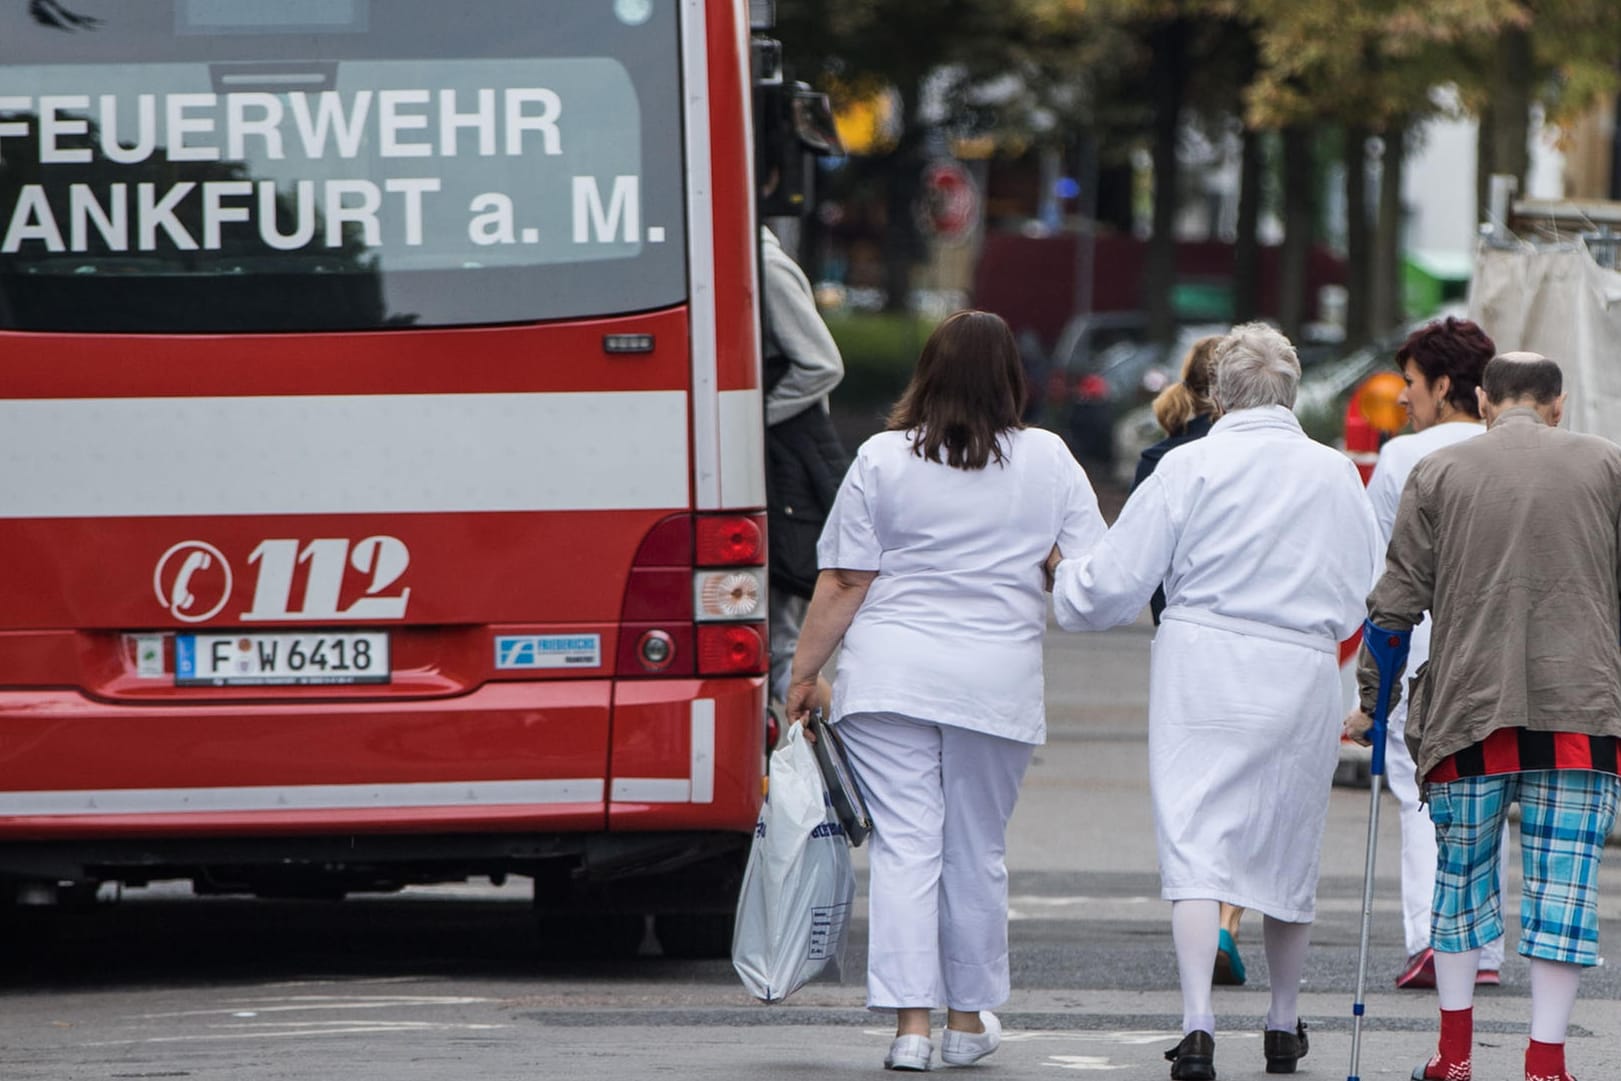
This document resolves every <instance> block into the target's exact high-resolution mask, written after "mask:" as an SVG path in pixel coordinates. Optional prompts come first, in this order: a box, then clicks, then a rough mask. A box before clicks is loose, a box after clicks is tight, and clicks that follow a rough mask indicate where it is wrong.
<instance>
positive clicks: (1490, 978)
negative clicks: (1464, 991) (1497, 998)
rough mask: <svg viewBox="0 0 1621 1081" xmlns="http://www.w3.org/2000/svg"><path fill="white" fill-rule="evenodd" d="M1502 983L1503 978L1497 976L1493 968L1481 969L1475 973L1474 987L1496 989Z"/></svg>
mask: <svg viewBox="0 0 1621 1081" xmlns="http://www.w3.org/2000/svg"><path fill="white" fill-rule="evenodd" d="M1502 982H1503V977H1501V976H1499V975H1498V974H1497V970H1496V969H1495V968H1483V969H1481V970H1480V971H1479V972H1477V973H1475V986H1476V987H1498V986H1501V984H1502Z"/></svg>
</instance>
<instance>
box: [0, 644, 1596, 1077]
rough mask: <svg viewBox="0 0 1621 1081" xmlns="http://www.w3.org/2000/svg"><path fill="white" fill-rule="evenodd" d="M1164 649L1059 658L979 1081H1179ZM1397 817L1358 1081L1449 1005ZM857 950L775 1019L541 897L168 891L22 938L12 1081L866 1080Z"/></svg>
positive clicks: (1223, 1058)
mask: <svg viewBox="0 0 1621 1081" xmlns="http://www.w3.org/2000/svg"><path fill="white" fill-rule="evenodd" d="M1150 637H1151V629H1150V628H1148V627H1147V626H1146V625H1138V626H1134V627H1128V628H1124V629H1121V630H1119V631H1115V632H1112V633H1110V634H1106V635H1093V636H1085V637H1082V636H1064V635H1054V636H1052V637H1051V638H1050V640H1049V643H1048V649H1047V658H1048V697H1049V715H1050V726H1051V739H1050V741H1049V743H1048V744H1047V746H1046V747H1044V748H1043V749H1042V750H1041V751H1040V752H1039V754H1038V756H1037V758H1036V761H1035V764H1034V765H1033V767H1032V769H1031V772H1030V775H1029V777H1028V781H1027V784H1026V787H1025V791H1024V794H1023V797H1022V799H1021V803H1020V807H1019V811H1018V813H1017V814H1016V816H1015V819H1014V824H1013V829H1012V835H1011V838H1010V850H1009V866H1010V868H1011V869H1012V895H1013V896H1012V910H1013V923H1012V933H1011V939H1012V952H1013V958H1012V965H1013V983H1014V987H1015V992H1014V996H1013V999H1012V1001H1010V1002H1009V1003H1008V1005H1007V1006H1006V1007H1005V1008H1004V1009H1003V1010H1002V1011H1000V1012H1001V1016H1002V1018H1003V1021H1004V1023H1005V1025H1006V1026H1007V1029H1008V1039H1007V1042H1006V1045H1005V1046H1004V1048H1003V1049H1002V1050H1001V1051H999V1052H998V1053H997V1054H996V1055H995V1056H993V1057H992V1058H991V1059H989V1060H987V1061H986V1063H985V1064H983V1065H982V1066H981V1067H977V1069H978V1070H979V1071H980V1072H981V1073H983V1074H986V1075H987V1076H993V1075H994V1076H1006V1077H1014V1076H1028V1077H1045V1076H1052V1075H1051V1071H1052V1070H1053V1069H1055V1068H1056V1069H1066V1070H1081V1071H1102V1072H1106V1073H1115V1074H1117V1075H1119V1076H1123V1077H1133V1078H1134V1077H1143V1078H1156V1079H1157V1078H1164V1077H1165V1076H1166V1067H1165V1063H1164V1062H1163V1061H1162V1059H1161V1058H1160V1053H1161V1052H1162V1051H1163V1050H1164V1049H1165V1048H1166V1047H1168V1046H1170V1045H1171V1044H1172V1043H1174V1042H1175V1039H1176V1037H1177V1036H1178V1035H1179V1031H1180V1030H1179V1023H1180V1005H1179V999H1178V996H1177V993H1176V970H1175V964H1174V960H1173V957H1172V954H1171V950H1170V937H1169V918H1168V917H1169V906H1168V905H1167V904H1165V903H1164V902H1162V901H1160V900H1158V897H1157V891H1158V879H1157V875H1156V873H1155V868H1154V853H1153V829H1152V823H1151V822H1150V820H1149V810H1148V796H1147V780H1146V770H1145V762H1144V759H1145V754H1146V746H1147V744H1146V717H1145V705H1146V694H1147V655H1148V643H1149V640H1150ZM1367 803H1368V795H1367V792H1366V791H1365V790H1360V789H1336V790H1335V791H1334V795H1333V803H1332V808H1331V812H1330V819H1329V827H1328V838H1327V845H1326V851H1325V859H1324V879H1323V884H1322V889H1321V891H1320V902H1319V903H1320V913H1319V920H1318V924H1317V928H1316V931H1315V932H1314V937H1313V949H1312V954H1311V957H1310V960H1309V962H1308V969H1307V975H1306V979H1305V981H1304V986H1303V988H1302V993H1303V997H1302V1012H1303V1014H1304V1016H1305V1018H1306V1020H1307V1022H1308V1024H1310V1025H1311V1030H1312V1052H1311V1055H1310V1057H1309V1058H1307V1059H1306V1060H1304V1061H1303V1062H1302V1063H1301V1071H1302V1073H1303V1074H1306V1075H1315V1076H1317V1077H1319V1078H1326V1077H1340V1076H1345V1073H1346V1072H1347V1066H1348V1064H1349V1040H1350V1025H1349V1018H1350V1012H1351V1002H1352V999H1353V997H1354V989H1355V983H1356V955H1357V942H1358V933H1359V925H1360V912H1361V889H1362V867H1363V858H1364V852H1365V844H1366V833H1367ZM1381 817H1382V823H1381V824H1382V830H1381V838H1380V845H1379V857H1380V858H1379V861H1378V873H1377V876H1376V882H1377V899H1376V903H1375V924H1374V934H1373V946H1374V949H1373V957H1372V963H1371V965H1370V980H1369V989H1370V990H1369V994H1368V996H1367V1001H1368V1019H1367V1022H1366V1030H1365V1034H1364V1039H1363V1050H1362V1063H1361V1070H1360V1075H1361V1076H1364V1077H1368V1078H1380V1079H1381V1081H1400V1079H1402V1078H1405V1077H1406V1076H1407V1074H1408V1071H1410V1070H1411V1068H1412V1066H1413V1064H1414V1063H1415V1062H1417V1061H1418V1060H1419V1059H1420V1058H1422V1057H1424V1055H1425V1054H1427V1051H1428V1049H1429V1048H1430V1047H1431V1046H1432V1045H1433V1036H1432V1035H1431V1033H1432V1031H1433V1029H1432V1025H1433V1023H1434V1010H1435V1000H1434V995H1433V992H1397V991H1395V990H1394V989H1392V987H1391V981H1392V980H1393V979H1394V977H1395V974H1396V972H1397V970H1398V969H1399V967H1400V965H1401V963H1402V960H1403V956H1402V955H1403V949H1402V945H1401V929H1400V916H1399V909H1398V901H1397V846H1398V842H1397V837H1396V825H1395V816H1394V814H1393V813H1389V812H1388V811H1387V813H1385V814H1383V815H1382V816H1381ZM1613 853H1614V850H1612V855H1613ZM858 855H859V853H858ZM860 863H861V861H860V860H859V859H858V865H859V864H860ZM1515 885H1516V886H1517V876H1516V879H1515ZM1603 891H1604V896H1605V901H1604V906H1603V910H1602V917H1603V923H1602V935H1603V943H1604V945H1605V946H1606V947H1607V948H1608V949H1609V950H1610V951H1611V952H1612V953H1613V954H1615V955H1616V956H1617V957H1618V958H1621V937H1618V936H1621V860H1617V859H1614V858H1612V860H1611V861H1610V864H1609V865H1608V866H1607V867H1606V868H1605V870H1604V876H1603ZM864 940H865V918H864V914H863V912H861V911H858V913H857V916H856V920H855V924H854V926H853V928H852V934H851V941H850V945H849V949H848V952H847V954H846V957H845V971H846V972H847V973H849V974H850V975H849V976H848V978H846V979H845V980H844V981H843V982H842V983H840V982H834V981H825V982H819V983H815V984H812V985H811V986H809V987H807V988H805V989H804V990H802V991H801V992H799V993H798V994H796V995H795V996H794V997H793V998H792V999H790V1000H789V1002H787V1003H786V1004H783V1005H779V1006H763V1005H761V1004H758V1003H756V1002H754V1001H753V1000H752V999H750V998H749V997H748V996H747V995H746V994H745V993H744V992H743V991H742V989H741V987H740V986H739V984H738V982H737V979H736V977H735V975H734V974H733V972H732V970H731V966H730V964H729V962H727V961H725V960H713V961H678V960H672V959H668V958H665V957H663V956H661V955H660V954H659V952H658V947H657V943H656V940H655V939H654V938H652V937H651V936H649V938H648V940H647V941H645V942H644V943H643V947H642V952H641V954H640V956H638V957H636V958H634V959H629V960H584V961H559V960H553V959H548V957H547V956H545V955H544V954H543V952H542V950H541V945H540V942H539V937H538V935H537V934H536V931H535V927H534V923H533V920H532V916H531V913H530V909H529V904H528V890H527V883H526V882H524V881H522V880H516V879H515V880H513V881H510V882H508V883H506V884H505V885H503V886H500V887H496V886H493V885H491V884H489V883H484V882H474V883H469V884H467V885H465V886H457V887H445V888H435V889H413V890H409V891H406V892H405V893H403V894H399V895H393V896H380V897H354V898H351V899H349V900H347V901H343V902H336V903H332V902H292V901H273V902H272V901H255V902H249V901H241V900H233V899H222V898H197V897H191V896H189V894H188V893H187V891H185V890H183V889H180V888H176V887H172V886H171V887H154V888H152V889H147V890H138V891H130V892H128V893H126V894H125V895H124V896H123V897H122V898H121V899H120V900H118V902H117V903H111V902H108V903H102V904H99V905H97V906H95V907H94V908H91V909H88V910H80V911H65V910H29V911H20V912H13V913H11V914H10V915H9V917H7V922H6V924H5V926H4V929H3V936H0V1081H33V1079H51V1081H57V1079H71V1081H80V1079H100V1078H221V1079H223V1078H230V1079H231V1081H269V1079H277V1081H280V1079H295V1078H296V1079H311V1081H314V1079H322V1081H325V1079H327V1078H333V1077H343V1078H345V1079H353V1081H406V1079H413V1081H414V1079H423V1081H428V1079H432V1081H444V1079H447V1078H461V1077H466V1078H475V1077H476V1078H479V1079H481V1081H482V1079H495V1081H500V1079H506V1078H511V1079H515V1081H516V1079H525V1081H531V1079H537V1078H566V1079H569V1081H576V1079H578V1081H585V1079H595V1078H614V1079H622V1078H626V1077H642V1076H646V1077H651V1078H677V1079H684V1078H734V1077H735V1078H759V1077H765V1076H770V1077H774V1078H775V1077H784V1078H790V1079H791V1078H800V1077H803V1078H807V1079H809V1078H812V1077H815V1078H818V1079H824V1078H827V1077H829V1076H835V1077H836V1076H848V1077H857V1076H874V1075H876V1074H877V1073H878V1071H879V1065H880V1062H881V1059H882V1057H883V1053H884V1050H885V1048H886V1047H887V1044H888V1035H889V1033H890V1032H892V1029H891V1028H889V1027H887V1026H889V1025H890V1021H889V1019H888V1018H887V1017H885V1016H883V1015H875V1014H868V1013H867V1012H866V1011H865V1010H864V1009H863V1008H862V1003H863V995H862V988H861V983H862V980H861V972H862V966H863V962H864V953H865V949H864ZM1511 941H1512V938H1511ZM1240 942H1241V945H1242V946H1243V947H1244V956H1245V960H1246V963H1247V965H1248V968H1249V977H1250V978H1249V985H1248V986H1246V987H1243V988H1232V989H1227V988H1223V989H1219V990H1218V992H1217V997H1216V1008H1217V1011H1218V1015H1219V1028H1220V1031H1219V1033H1218V1043H1217V1063H1218V1070H1219V1071H1220V1073H1221V1076H1222V1077H1223V1079H1224V1081H1225V1079H1231V1078H1237V1077H1240V1076H1255V1077H1260V1076H1262V1071H1261V1066H1262V1059H1261V1052H1260V1040H1259V1036H1258V1029H1259V1027H1260V1023H1261V1017H1262V1015H1263V1014H1264V1012H1265V1009H1266V987H1267V969H1266V961H1265V957H1264V956H1263V954H1262V951H1261V950H1260V948H1259V926H1258V923H1255V922H1251V923H1246V925H1245V928H1244V931H1243V933H1242V935H1241V938H1240ZM1618 968H1621V961H1618V962H1617V964H1615V965H1606V966H1603V967H1600V968H1598V969H1596V970H1593V971H1590V972H1589V973H1588V975H1587V977H1586V979H1585V980H1584V984H1583V999H1582V1001H1581V1003H1580V1004H1579V1005H1578V1011H1577V1016H1576V1025H1575V1027H1574V1028H1573V1030H1572V1040H1571V1045H1570V1064H1571V1067H1572V1071H1573V1072H1574V1073H1575V1074H1576V1076H1578V1077H1583V1078H1593V1077H1599V1076H1603V1075H1604V1074H1605V1073H1606V1072H1614V1071H1615V1069H1616V1068H1617V1067H1618V1066H1621V1001H1618V1000H1621V972H1618ZM1527 995H1528V985H1527V969H1526V964H1525V962H1524V960H1523V959H1521V958H1519V957H1517V956H1513V955H1512V954H1511V956H1510V959H1509V961H1508V964H1507V965H1506V967H1505V970H1504V972H1503V986H1502V987H1499V988H1491V989H1484V990H1483V991H1482V992H1481V994H1480V996H1479V999H1478V1008H1477V1019H1478V1020H1477V1034H1478V1035H1477V1043H1478V1046H1477V1061H1476V1070H1477V1074H1478V1075H1479V1076H1481V1077H1482V1078H1487V1077H1497V1076H1501V1077H1508V1078H1512V1077H1518V1076H1519V1074H1518V1072H1517V1071H1518V1070H1519V1069H1520V1054H1521V1050H1522V1048H1523V1045H1524V1031H1525V1018H1526V1015H1527V997H1526V996H1527Z"/></svg>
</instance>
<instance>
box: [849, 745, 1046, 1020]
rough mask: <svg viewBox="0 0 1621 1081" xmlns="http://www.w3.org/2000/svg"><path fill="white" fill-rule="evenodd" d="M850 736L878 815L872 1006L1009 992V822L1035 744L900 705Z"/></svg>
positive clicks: (998, 997) (976, 1000) (955, 1005)
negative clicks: (915, 715)
mask: <svg viewBox="0 0 1621 1081" xmlns="http://www.w3.org/2000/svg"><path fill="white" fill-rule="evenodd" d="M838 730H839V734H840V735H841V736H843V737H844V744H845V747H846V749H847V750H848V751H849V754H850V759H851V764H852V765H853V766H854V768H855V770H856V773H857V774H858V776H859V778H860V783H861V787H862V790H863V792H864V793H865V795H866V797H867V809H868V811H869V812H870V813H871V815H872V827H873V832H872V840H871V842H870V844H871V850H870V851H871V854H870V857H869V863H870V867H871V880H870V882H869V885H868V927H867V1005H868V1007H869V1008H871V1009H902V1008H911V1007H926V1008H929V1009H937V1008H939V1007H941V1006H950V1007H951V1008H952V1009H957V1010H970V1011H972V1010H989V1009H994V1008H996V1007H997V1006H1000V1005H1002V1003H1004V1002H1006V1001H1007V997H1008V990H1009V988H1008V944H1007V942H1008V939H1007V867H1006V866H1005V865H1004V863H1003V856H1004V855H1005V853H1006V851H1007V824H1008V819H1009V818H1010V817H1012V815H1013V805H1014V803H1015V802H1016V801H1017V800H1018V796H1019V782H1020V781H1021V780H1022V779H1023V778H1024V771H1025V769H1026V768H1028V766H1029V765H1030V758H1031V755H1032V754H1033V753H1034V751H1035V747H1034V746H1033V745H1031V744H1028V743H1016V742H1014V741H1013V740H1009V739H1003V738H1001V737H999V736H988V735H984V734H983V733H979V732H971V731H969V730H968V729H965V728H957V727H954V726H952V725H944V724H932V723H929V722H926V721H918V720H914V719H911V718H907V717H903V716H900V715H899V714H893V713H852V714H849V715H848V716H845V717H843V718H841V719H840V720H839V728H838Z"/></svg>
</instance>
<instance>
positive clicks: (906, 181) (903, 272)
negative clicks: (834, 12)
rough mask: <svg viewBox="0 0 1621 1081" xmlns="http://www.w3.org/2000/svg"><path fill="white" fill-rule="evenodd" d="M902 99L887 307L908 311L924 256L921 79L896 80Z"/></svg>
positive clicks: (888, 235)
mask: <svg viewBox="0 0 1621 1081" xmlns="http://www.w3.org/2000/svg"><path fill="white" fill-rule="evenodd" d="M897 86H898V87H899V90H900V98H901V134H900V138H899V140H898V141H897V142H896V144H895V149H894V150H893V151H892V152H891V153H890V155H889V162H888V169H887V173H888V176H887V177H886V180H885V185H884V186H885V190H886V192H887V195H888V197H887V199H886V200H885V213H884V294H885V295H884V310H885V311H891V312H901V311H906V310H908V309H909V308H910V307H911V302H912V271H913V270H914V269H915V268H916V266H917V263H918V260H919V259H921V258H922V255H923V250H924V246H923V238H922V237H921V236H919V235H918V228H917V219H916V218H915V217H914V216H913V213H912V208H913V207H914V206H915V205H916V203H917V199H918V194H919V190H920V188H921V186H922V176H923V141H924V137H925V135H926V132H925V131H924V129H923V122H922V120H921V118H920V117H919V116H918V112H919V109H918V102H919V99H920V98H921V96H922V94H921V86H922V79H921V77H919V78H901V79H899V80H897Z"/></svg>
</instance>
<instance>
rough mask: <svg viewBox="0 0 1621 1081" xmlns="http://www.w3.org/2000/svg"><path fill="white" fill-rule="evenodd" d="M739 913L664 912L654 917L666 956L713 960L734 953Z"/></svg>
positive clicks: (654, 924)
mask: <svg viewBox="0 0 1621 1081" xmlns="http://www.w3.org/2000/svg"><path fill="white" fill-rule="evenodd" d="M736 924H737V914H736V913H735V912H664V913H660V914H659V915H657V916H655V917H654V918H653V928H654V930H655V931H656V932H657V933H658V936H659V945H660V946H663V947H664V956H666V957H679V958H683V959H691V960H710V959H713V958H729V957H731V956H732V929H733V928H734V927H735V926H736Z"/></svg>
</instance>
